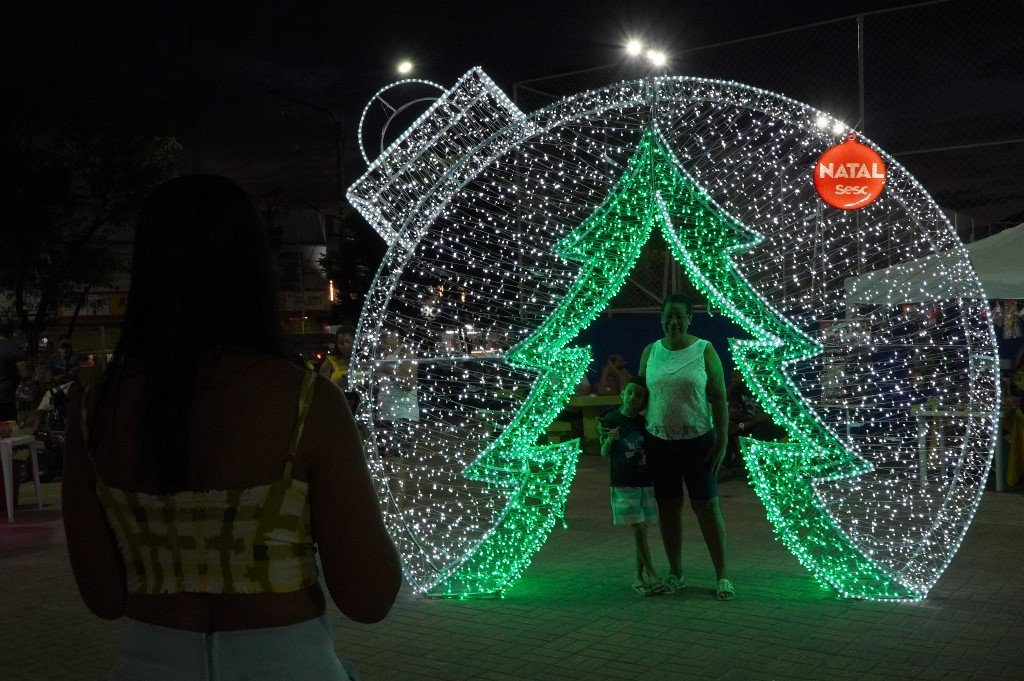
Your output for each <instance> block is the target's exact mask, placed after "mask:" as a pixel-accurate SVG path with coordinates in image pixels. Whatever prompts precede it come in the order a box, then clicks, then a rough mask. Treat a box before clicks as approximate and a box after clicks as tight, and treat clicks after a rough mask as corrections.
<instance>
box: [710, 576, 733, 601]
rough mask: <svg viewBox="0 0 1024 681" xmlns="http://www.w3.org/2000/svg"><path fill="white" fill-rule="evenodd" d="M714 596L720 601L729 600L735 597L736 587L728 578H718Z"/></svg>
mask: <svg viewBox="0 0 1024 681" xmlns="http://www.w3.org/2000/svg"><path fill="white" fill-rule="evenodd" d="M715 597H716V598H718V600H720V601H731V600H732V599H733V598H735V597H736V588H735V587H734V586H733V585H732V582H730V581H729V580H728V579H720V580H718V587H717V588H716V589H715Z"/></svg>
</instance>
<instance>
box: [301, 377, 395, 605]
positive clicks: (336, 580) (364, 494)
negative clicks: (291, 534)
mask: <svg viewBox="0 0 1024 681" xmlns="http://www.w3.org/2000/svg"><path fill="white" fill-rule="evenodd" d="M301 450H302V454H300V455H301V456H308V457H309V462H310V466H309V468H310V471H309V486H310V492H309V495H310V513H311V517H312V524H313V537H314V539H315V540H316V542H317V545H318V548H319V551H320V560H321V562H322V564H323V569H324V581H325V582H326V584H327V589H328V591H329V592H330V594H331V598H333V599H334V603H335V604H336V605H337V606H338V608H339V609H340V610H341V611H342V612H343V613H344V614H345V615H346V616H347V617H349V618H351V619H353V620H355V621H357V622H364V623H371V622H379V621H380V620H382V619H383V618H384V616H385V615H387V613H388V611H389V610H390V609H391V605H392V603H394V601H395V597H396V596H397V595H398V589H399V588H400V587H401V584H402V570H401V564H400V563H399V559H398V552H397V551H396V550H395V546H394V544H392V542H391V538H390V536H389V535H388V533H387V530H386V529H385V527H384V521H383V519H382V518H381V512H380V504H379V502H378V500H377V494H376V492H375V491H374V489H373V484H372V482H371V480H370V473H369V470H368V469H367V467H366V461H365V459H364V458H363V447H362V442H361V440H360V438H359V433H358V431H357V429H356V423H355V420H354V419H353V418H352V413H351V412H350V411H349V408H348V403H347V402H346V401H345V397H344V395H343V394H342V392H341V391H340V390H339V389H338V387H337V386H336V385H334V384H333V383H331V382H329V381H327V380H323V379H319V378H318V379H317V385H316V392H315V393H314V396H313V404H312V406H311V407H310V413H309V417H308V421H307V423H306V430H305V434H304V435H303V438H302V445H301Z"/></svg>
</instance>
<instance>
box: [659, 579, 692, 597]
mask: <svg viewBox="0 0 1024 681" xmlns="http://www.w3.org/2000/svg"><path fill="white" fill-rule="evenodd" d="M661 583H662V584H664V585H665V587H666V591H665V593H668V594H674V593H675V592H677V591H679V590H680V589H682V588H683V587H684V586H686V578H685V577H683V576H682V575H669V576H668V577H666V578H665V579H663V580H661Z"/></svg>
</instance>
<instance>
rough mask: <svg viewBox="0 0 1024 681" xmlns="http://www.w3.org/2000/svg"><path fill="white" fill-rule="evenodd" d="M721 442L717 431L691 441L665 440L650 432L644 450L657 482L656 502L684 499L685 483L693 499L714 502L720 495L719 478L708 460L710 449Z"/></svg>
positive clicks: (655, 489) (645, 438)
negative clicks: (718, 441)
mask: <svg viewBox="0 0 1024 681" xmlns="http://www.w3.org/2000/svg"><path fill="white" fill-rule="evenodd" d="M716 440H717V438H716V436H715V430H714V429H713V428H712V429H711V430H709V431H708V432H706V433H704V434H703V435H700V436H698V437H694V438H690V439H688V440H662V439H661V438H660V437H655V436H653V435H651V434H650V433H647V434H646V435H645V437H644V451H645V452H646V453H647V465H648V467H649V468H650V470H651V478H652V479H653V480H654V497H655V498H656V499H681V498H683V496H684V495H683V483H685V484H686V489H687V491H688V492H689V493H690V498H691V499H714V498H715V497H717V496H718V476H717V475H716V474H715V473H714V471H712V470H711V464H710V463H709V462H708V461H707V460H706V459H707V455H708V450H709V449H711V447H712V445H714V444H715V441H716Z"/></svg>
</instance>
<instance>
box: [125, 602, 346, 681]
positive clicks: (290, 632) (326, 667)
mask: <svg viewBox="0 0 1024 681" xmlns="http://www.w3.org/2000/svg"><path fill="white" fill-rule="evenodd" d="M243 679H244V680H245V681H279V680H281V681H283V680H285V679H287V680H288V681H306V680H307V679H308V680H310V681H312V680H314V679H316V680H317V681H319V680H321V679H323V680H324V681H349V680H351V681H358V676H357V674H356V670H355V667H354V666H353V665H352V664H351V663H349V662H343V661H341V660H339V659H338V656H337V655H336V654H335V653H334V644H333V642H332V641H331V625H330V622H329V621H328V620H327V617H326V615H323V616H321V617H318V618H316V619H311V620H306V621H305V622H299V623H298V624H292V625H289V626H287V627H268V628H266V629H242V630H238V631H216V632H213V633H212V634H204V633H200V632H195V631H184V630H182V629H171V628H168V627H158V626H155V625H152V624H145V623H143V622H139V621H137V620H133V619H128V620H127V621H126V622H125V627H124V632H123V636H122V640H121V649H120V651H119V655H118V658H117V662H115V663H114V668H113V670H111V672H110V680H111V681H243Z"/></svg>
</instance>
